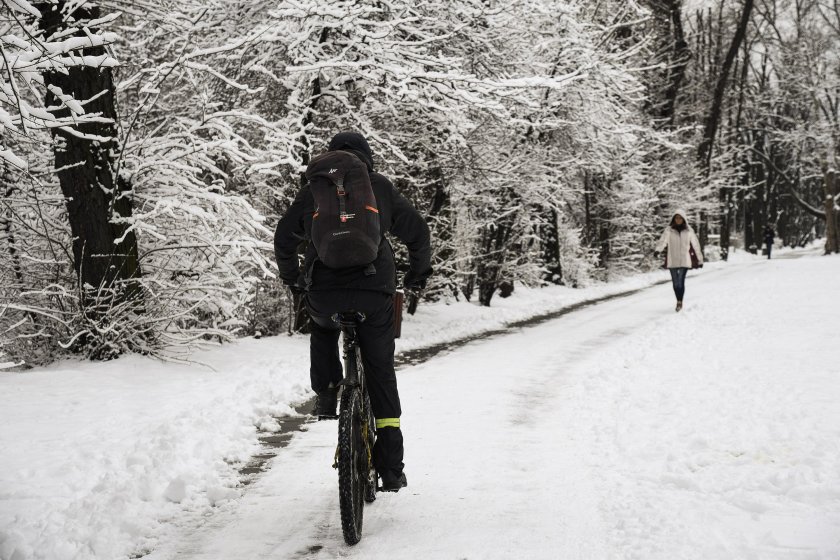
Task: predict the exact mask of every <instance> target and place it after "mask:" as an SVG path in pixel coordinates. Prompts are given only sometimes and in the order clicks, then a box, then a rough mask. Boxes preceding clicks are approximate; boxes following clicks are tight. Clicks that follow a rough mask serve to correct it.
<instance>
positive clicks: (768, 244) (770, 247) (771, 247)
mask: <svg viewBox="0 0 840 560" xmlns="http://www.w3.org/2000/svg"><path fill="white" fill-rule="evenodd" d="M772 251H773V244H772V243H767V260H770V253H771V252H772Z"/></svg>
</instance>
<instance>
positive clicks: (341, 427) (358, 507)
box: [338, 387, 368, 544]
mask: <svg viewBox="0 0 840 560" xmlns="http://www.w3.org/2000/svg"><path fill="white" fill-rule="evenodd" d="M367 465H368V458H367V448H366V446H365V441H364V439H363V436H362V398H361V392H360V391H359V389H358V388H350V387H345V388H344V390H343V391H342V394H341V411H340V413H339V417H338V502H339V507H340V509H341V529H342V531H343V532H344V541H345V542H346V543H347V544H356V543H357V542H359V540H361V538H362V516H363V513H364V498H365V487H366V486H367V479H368V468H367Z"/></svg>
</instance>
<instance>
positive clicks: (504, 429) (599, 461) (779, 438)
mask: <svg viewBox="0 0 840 560" xmlns="http://www.w3.org/2000/svg"><path fill="white" fill-rule="evenodd" d="M666 277H667V274H666V273H664V272H656V273H652V274H649V275H642V276H639V277H636V278H633V279H628V280H626V281H624V282H622V283H617V284H610V285H606V286H597V287H592V288H586V289H584V290H568V289H564V288H549V289H544V290H524V289H518V290H517V292H516V293H515V295H514V296H513V297H511V298H509V299H506V300H502V299H496V300H494V302H493V303H494V307H493V308H490V309H486V308H479V307H477V306H475V305H472V304H466V303H456V304H452V305H443V304H441V305H434V306H431V305H430V306H424V307H421V308H420V310H418V314H417V316H415V317H412V318H410V319H408V320H407V323H405V324H404V338H403V339H402V340H400V341H399V344H398V350H407V349H411V348H417V347H421V346H424V345H429V344H434V343H440V342H445V341H446V340H452V339H456V338H461V337H463V336H467V335H471V334H475V333H476V332H480V331H484V330H490V329H493V328H497V327H499V326H502V325H504V324H506V323H510V322H514V321H517V320H521V319H524V318H527V317H529V316H532V315H534V314H538V313H545V312H547V311H551V310H552V309H558V308H561V307H563V306H567V305H570V304H572V303H576V302H578V301H581V300H585V299H591V298H594V297H600V296H603V295H608V294H610V293H616V292H619V291H622V290H627V289H633V288H639V287H644V286H647V285H650V284H652V283H653V282H655V281H658V280H662V279H664V278H666ZM838 277H840V259H838V258H836V257H825V258H822V257H811V256H808V257H805V258H801V259H779V260H773V261H769V262H768V261H765V260H760V259H749V258H747V259H741V260H740V262H737V263H730V264H728V265H725V264H720V265H714V266H709V267H707V268H706V269H704V271H703V272H702V274H700V275H696V274H693V273H692V274H690V275H689V280H688V291H687V296H686V304H687V308H686V309H685V310H684V311H683V312H682V313H680V314H675V313H673V311H672V307H671V305H672V301H671V300H672V298H673V296H672V295H671V292H670V286H667V285H662V286H657V287H654V288H652V289H650V290H645V291H644V292H641V293H639V294H636V295H633V296H630V297H627V298H623V299H619V300H613V301H610V302H605V303H602V304H599V305H597V306H593V307H591V308H587V309H584V310H581V311H577V312H575V313H572V314H570V315H567V316H565V317H563V318H560V319H557V320H555V321H551V322H549V323H546V324H544V325H542V326H539V327H533V328H528V329H525V330H522V331H521V332H519V333H514V334H511V335H506V336H499V337H496V338H493V339H490V340H487V341H483V342H477V343H473V344H470V345H468V346H466V347H464V348H462V349H460V350H457V351H454V352H451V353H449V354H447V355H444V356H442V357H438V358H435V359H434V360H432V361H431V362H428V363H426V364H424V365H421V366H416V367H412V368H409V369H406V370H404V371H403V372H401V373H400V376H399V379H400V387H401V394H402V398H403V406H404V409H405V412H404V417H403V418H404V426H405V427H404V431H405V435H406V440H407V449H406V463H407V469H406V470H407V474H408V477H409V484H410V486H409V488H408V489H406V490H405V491H403V492H401V493H399V494H397V495H386V496H383V497H381V498H380V499H379V500H377V502H375V503H374V504H373V505H372V506H370V507H368V508H367V510H366V515H365V519H366V521H365V538H364V540H363V541H362V543H360V545H358V546H357V547H355V548H353V549H350V548H347V547H345V546H344V545H343V543H342V540H341V534H340V533H341V531H340V524H339V520H338V510H337V496H336V491H335V488H336V476H335V473H334V471H333V470H332V469H331V468H330V464H331V458H332V453H333V449H334V444H335V424H334V423H330V422H321V423H316V424H310V425H309V429H308V431H307V432H306V433H304V434H301V435H300V436H298V437H296V438H295V439H294V440H293V441H292V443H291V444H290V446H289V447H288V448H286V449H285V450H283V451H282V452H281V453H280V454H279V455H278V457H276V458H275V459H274V460H273V463H272V468H271V470H270V471H269V472H268V473H266V474H264V475H263V476H261V477H260V478H259V479H258V480H257V481H256V482H255V483H254V484H252V485H251V486H249V487H247V488H245V489H243V488H240V487H239V486H238V483H239V476H238V468H239V467H240V466H241V464H242V462H244V461H246V460H247V459H248V457H250V456H251V455H252V454H253V453H255V452H256V451H257V450H258V449H259V443H258V440H257V429H258V428H261V429H263V430H266V429H268V430H271V429H276V428H277V427H278V426H277V425H276V421H274V420H273V417H274V416H278V415H283V414H294V412H293V410H292V405H293V404H294V403H297V402H301V401H303V400H305V399H306V398H307V397H308V396H309V392H308V388H307V385H308V356H307V354H308V345H307V341H306V339H305V338H303V337H274V338H268V339H263V340H244V341H241V342H239V343H237V344H234V345H230V346H226V347H222V348H218V349H214V350H210V351H205V352H202V353H200V354H198V355H196V356H195V359H196V361H200V362H202V363H204V364H208V365H209V366H212V369H210V368H209V367H206V366H198V365H195V366H186V365H173V364H162V363H159V362H155V361H153V360H149V359H145V358H140V357H129V358H124V359H121V360H118V361H116V362H112V363H105V364H89V363H79V362H65V363H62V364H58V365H56V366H54V367H51V368H46V369H43V370H39V371H30V372H26V373H18V374H9V373H4V374H0V415H2V416H0V420H2V422H0V558H2V559H3V560H6V559H11V558H14V559H15V560H18V559H24V558H50V559H53V558H55V559H72V558H78V559H84V558H108V559H110V558H120V557H126V556H127V555H130V554H136V553H142V552H146V551H153V552H152V554H151V555H150V556H149V558H158V559H160V558H172V557H175V556H178V557H179V558H180V557H186V558H190V557H195V558H219V559H222V558H225V559H227V558H249V559H250V558H262V557H266V558H268V557H270V558H290V557H295V556H301V557H324V558H329V557H335V556H350V557H352V556H358V557H361V558H380V557H381V558H385V557H387V558H415V557H427V558H511V557H529V558H556V557H571V558H576V557H578V558H646V559H647V558H762V559H763V558H837V557H838V556H840V437H838V436H840V405H838V404H837V403H840V366H838V362H837V358H836V355H837V352H836V350H835V348H836V336H833V335H832V333H831V331H830V329H829V328H828V325H830V324H832V322H833V321H835V320H836V317H837V316H838V313H839V312H840V305H838V303H837V300H836V298H832V297H831V295H830V294H832V293H834V292H836V289H837V287H836V279H837V278H838Z"/></svg>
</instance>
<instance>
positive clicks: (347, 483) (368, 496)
mask: <svg viewBox="0 0 840 560" xmlns="http://www.w3.org/2000/svg"><path fill="white" fill-rule="evenodd" d="M333 320H334V321H335V322H337V323H338V324H339V325H341V332H342V338H343V350H344V379H343V380H342V382H341V383H340V386H341V401H340V405H339V412H338V447H337V448H336V450H335V463H334V464H333V467H334V468H336V469H338V503H339V508H340V509H341V530H342V532H343V533H344V541H345V542H346V543H347V544H350V545H353V544H356V543H358V542H359V540H361V538H362V519H363V514H364V505H365V502H367V503H371V502H373V501H374V500H375V499H376V484H377V473H376V469H375V468H374V466H373V458H372V457H373V444H374V442H375V441H376V431H375V428H376V420H375V419H374V416H373V410H372V409H371V406H370V396H369V395H368V391H367V386H366V382H365V370H364V365H363V363H362V353H361V349H360V348H359V344H358V339H357V336H356V327H357V326H358V324H359V323H361V322H363V321H364V320H365V315H364V313H358V312H347V313H338V314H336V315H334V316H333Z"/></svg>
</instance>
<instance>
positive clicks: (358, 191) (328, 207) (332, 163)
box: [306, 150, 382, 268]
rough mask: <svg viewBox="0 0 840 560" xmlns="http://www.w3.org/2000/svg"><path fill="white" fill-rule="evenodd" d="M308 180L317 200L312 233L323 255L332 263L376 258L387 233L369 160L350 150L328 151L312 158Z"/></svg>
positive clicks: (355, 263) (342, 265)
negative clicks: (382, 223)
mask: <svg viewBox="0 0 840 560" xmlns="http://www.w3.org/2000/svg"><path fill="white" fill-rule="evenodd" d="M306 179H307V180H308V181H309V189H310V191H311V192H312V196H313V198H314V199H315V213H314V214H313V215H312V231H311V233H310V236H311V240H312V244H313V245H314V246H315V252H316V253H317V254H318V259H319V260H320V261H321V262H323V263H324V264H325V265H326V266H328V267H329V268H350V267H355V266H365V265H369V264H371V263H372V262H373V261H374V260H376V256H377V254H378V253H379V243H380V241H381V239H382V235H381V233H380V227H379V210H378V208H377V205H376V197H375V196H374V194H373V187H371V184H370V175H368V169H367V165H366V164H365V163H364V162H363V161H362V160H361V159H359V158H358V157H356V156H355V155H353V154H351V153H350V152H344V151H341V150H338V151H333V152H327V153H325V154H321V155H320V156H317V157H315V158H313V159H312V161H310V162H309V165H308V166H307V168H306Z"/></svg>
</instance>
